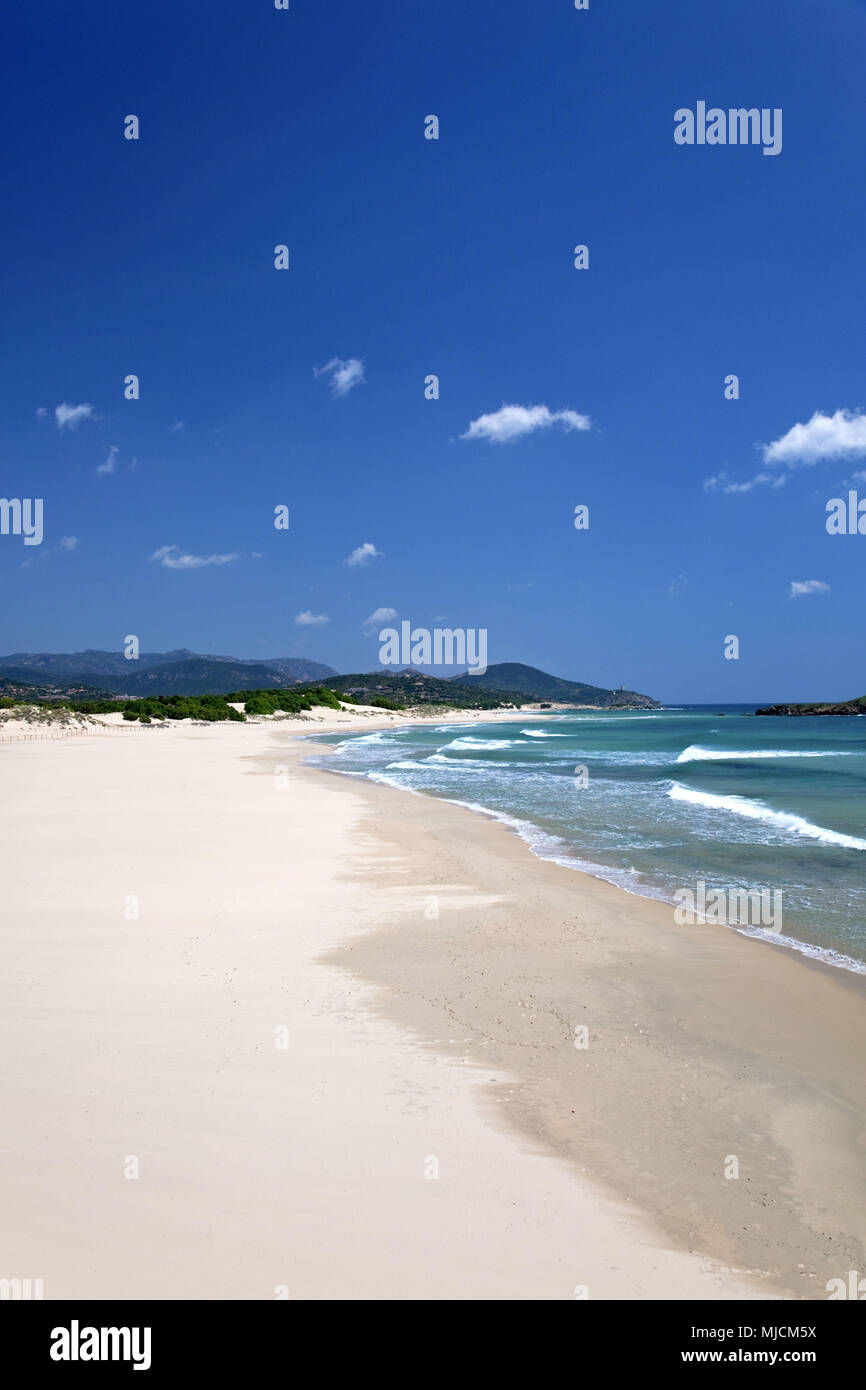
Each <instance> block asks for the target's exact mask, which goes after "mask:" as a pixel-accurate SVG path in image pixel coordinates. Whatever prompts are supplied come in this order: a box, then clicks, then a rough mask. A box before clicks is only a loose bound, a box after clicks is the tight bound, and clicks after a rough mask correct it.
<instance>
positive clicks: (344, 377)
mask: <svg viewBox="0 0 866 1390" xmlns="http://www.w3.org/2000/svg"><path fill="white" fill-rule="evenodd" d="M313 371H314V373H315V375H316V376H328V377H330V380H331V392H332V394H333V395H335V396H347V395H348V394H349V392H350V391H351V389H352V387H353V386H360V384H361V382H362V381H363V380H364V363H363V362H362V361H361V359H360V358H359V357H348V358H346V359H345V360H344V359H343V358H342V357H332V358H331V360H330V362H326V363H325V365H324V367H314V368H313Z"/></svg>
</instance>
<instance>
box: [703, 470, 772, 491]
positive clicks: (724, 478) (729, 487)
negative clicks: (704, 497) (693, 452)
mask: <svg viewBox="0 0 866 1390" xmlns="http://www.w3.org/2000/svg"><path fill="white" fill-rule="evenodd" d="M787 481H788V479H787V475H786V474H785V473H756V474H755V475H754V477H752V478H747V479H746V481H745V482H743V483H734V482H731V479H730V477H729V475H728V474H727V473H717V474H716V475H715V477H713V478H705V479H704V491H705V492H716V491H720V492H727V493H739V492H751V491H752V489H753V488H756V487H764V486H767V487H784V486H785V483H786V482H787Z"/></svg>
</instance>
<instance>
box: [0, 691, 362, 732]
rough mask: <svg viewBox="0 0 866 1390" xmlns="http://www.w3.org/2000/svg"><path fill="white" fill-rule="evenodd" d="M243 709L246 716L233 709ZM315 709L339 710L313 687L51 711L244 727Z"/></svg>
mask: <svg viewBox="0 0 866 1390" xmlns="http://www.w3.org/2000/svg"><path fill="white" fill-rule="evenodd" d="M28 703H30V704H32V701H26V700H22V699H16V698H15V697H13V696H4V697H2V698H0V709H12V708H14V707H16V706H19V705H24V704H28ZM233 705H243V706H244V710H245V713H241V711H240V710H236V709H233V708H232V706H233ZM314 705H325V706H327V708H328V709H339V708H340V701H339V700H338V699H337V696H336V695H335V694H334V692H333V691H332V690H328V689H326V687H324V686H320V685H314V686H305V687H303V688H298V687H293V688H292V689H290V690H271V689H267V690H260V689H257V690H237V691H235V692H234V694H231V695H148V696H145V697H144V698H143V699H139V700H123V699H117V700H111V699H105V700H63V701H54V702H52V705H51V708H52V709H56V710H66V711H70V712H73V713H75V714H85V715H91V714H122V715H123V718H124V720H126V721H127V722H128V723H134V722H136V721H137V722H138V723H141V724H150V723H152V722H153V720H155V719H195V720H204V721H206V722H207V723H209V724H212V723H220V722H224V721H226V720H232V721H234V722H236V723H243V721H244V719H245V715H247V714H249V715H263V714H300V713H301V711H302V710H308V709H312V708H313V706H314Z"/></svg>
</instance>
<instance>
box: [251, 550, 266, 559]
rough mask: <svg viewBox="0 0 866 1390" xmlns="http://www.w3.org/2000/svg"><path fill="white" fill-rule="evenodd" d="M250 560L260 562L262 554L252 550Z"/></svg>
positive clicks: (262, 557) (259, 551)
mask: <svg viewBox="0 0 866 1390" xmlns="http://www.w3.org/2000/svg"><path fill="white" fill-rule="evenodd" d="M250 559H251V560H262V559H264V552H263V551H261V550H254V551H253V553H252V555H251V556H250Z"/></svg>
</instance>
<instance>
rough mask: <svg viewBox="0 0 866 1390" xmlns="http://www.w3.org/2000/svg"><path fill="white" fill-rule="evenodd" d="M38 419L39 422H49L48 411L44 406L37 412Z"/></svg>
mask: <svg viewBox="0 0 866 1390" xmlns="http://www.w3.org/2000/svg"><path fill="white" fill-rule="evenodd" d="M36 418H37V420H47V419H48V411H47V409H46V407H45V406H44V405H40V406H39V408H38V410H37V411H36Z"/></svg>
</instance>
